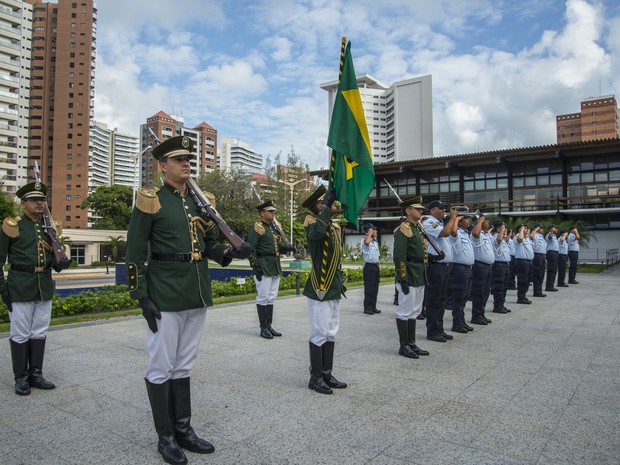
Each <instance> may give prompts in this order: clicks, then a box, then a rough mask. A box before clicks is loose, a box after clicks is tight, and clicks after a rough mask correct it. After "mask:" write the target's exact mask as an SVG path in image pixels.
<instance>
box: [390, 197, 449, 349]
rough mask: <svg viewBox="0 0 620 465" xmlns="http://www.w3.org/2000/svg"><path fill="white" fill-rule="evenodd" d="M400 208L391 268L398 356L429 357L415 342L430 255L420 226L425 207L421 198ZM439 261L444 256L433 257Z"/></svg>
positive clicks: (416, 198)
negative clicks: (393, 271)
mask: <svg viewBox="0 0 620 465" xmlns="http://www.w3.org/2000/svg"><path fill="white" fill-rule="evenodd" d="M399 205H400V208H401V209H402V210H403V213H404V214H405V215H406V220H405V221H404V222H403V223H402V224H401V225H400V226H399V227H398V229H397V230H396V232H395V233H394V265H395V266H396V288H397V289H398V308H397V309H396V327H397V329H398V337H399V340H400V349H399V351H398V353H399V354H400V355H402V356H404V357H408V358H418V357H419V356H420V355H428V352H427V351H426V350H422V349H420V348H419V347H418V346H417V345H416V343H415V340H416V338H415V333H416V319H417V317H418V315H419V314H420V312H421V311H422V304H423V303H424V286H425V285H426V265H427V264H428V260H429V255H428V249H427V246H426V244H427V241H426V238H425V237H424V231H423V229H422V228H423V226H422V224H421V223H420V220H421V219H422V212H423V211H424V206H423V205H422V199H421V198H420V197H414V198H413V199H409V200H405V201H403V202H401V203H400V204H399ZM434 257H437V258H438V259H439V260H442V259H443V258H444V257H443V256H434Z"/></svg>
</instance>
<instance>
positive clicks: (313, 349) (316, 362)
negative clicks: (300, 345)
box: [308, 342, 334, 394]
mask: <svg viewBox="0 0 620 465" xmlns="http://www.w3.org/2000/svg"><path fill="white" fill-rule="evenodd" d="M310 373H311V376H310V381H309V382H308V387H309V388H310V389H314V390H315V391H316V392H320V393H321V394H331V393H333V392H334V391H332V388H330V387H329V386H328V385H327V384H325V380H324V379H323V347H322V346H317V345H315V344H313V343H312V342H311V343H310Z"/></svg>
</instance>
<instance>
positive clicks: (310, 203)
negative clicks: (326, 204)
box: [301, 184, 327, 209]
mask: <svg viewBox="0 0 620 465" xmlns="http://www.w3.org/2000/svg"><path fill="white" fill-rule="evenodd" d="M325 192H327V189H325V186H324V185H323V184H321V185H320V186H319V187H318V188H317V189H316V190H315V191H314V192H313V193H312V194H310V195H309V196H308V198H307V199H306V200H304V202H303V203H302V204H301V206H302V207H304V208H308V209H312V207H314V206H315V205H316V203H317V202H318V201H319V200H321V199H322V198H323V196H324V195H325Z"/></svg>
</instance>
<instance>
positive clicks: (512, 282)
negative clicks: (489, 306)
mask: <svg viewBox="0 0 620 465" xmlns="http://www.w3.org/2000/svg"><path fill="white" fill-rule="evenodd" d="M514 236H515V233H514V231H513V230H512V229H509V230H508V233H507V234H506V238H507V241H508V248H509V249H510V277H509V278H508V289H512V290H513V291H515V290H517V285H516V281H517V261H516V260H515V238H514Z"/></svg>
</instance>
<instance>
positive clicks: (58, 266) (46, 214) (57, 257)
mask: <svg viewBox="0 0 620 465" xmlns="http://www.w3.org/2000/svg"><path fill="white" fill-rule="evenodd" d="M34 179H35V181H36V182H39V183H40V182H41V174H40V172H39V164H38V163H37V162H36V161H35V162H34ZM41 216H42V218H43V229H45V232H46V233H47V235H48V236H49V238H50V239H51V240H52V255H53V256H54V258H53V262H54V263H53V264H54V269H55V270H56V271H58V272H60V271H61V270H64V269H66V268H69V264H70V263H71V260H69V258H68V257H67V254H66V253H65V251H64V249H63V248H62V246H61V245H60V239H58V233H57V232H56V225H55V224H54V221H53V220H52V216H51V215H50V210H49V208H48V206H47V199H45V202H44V207H43V213H42V214H41Z"/></svg>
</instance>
